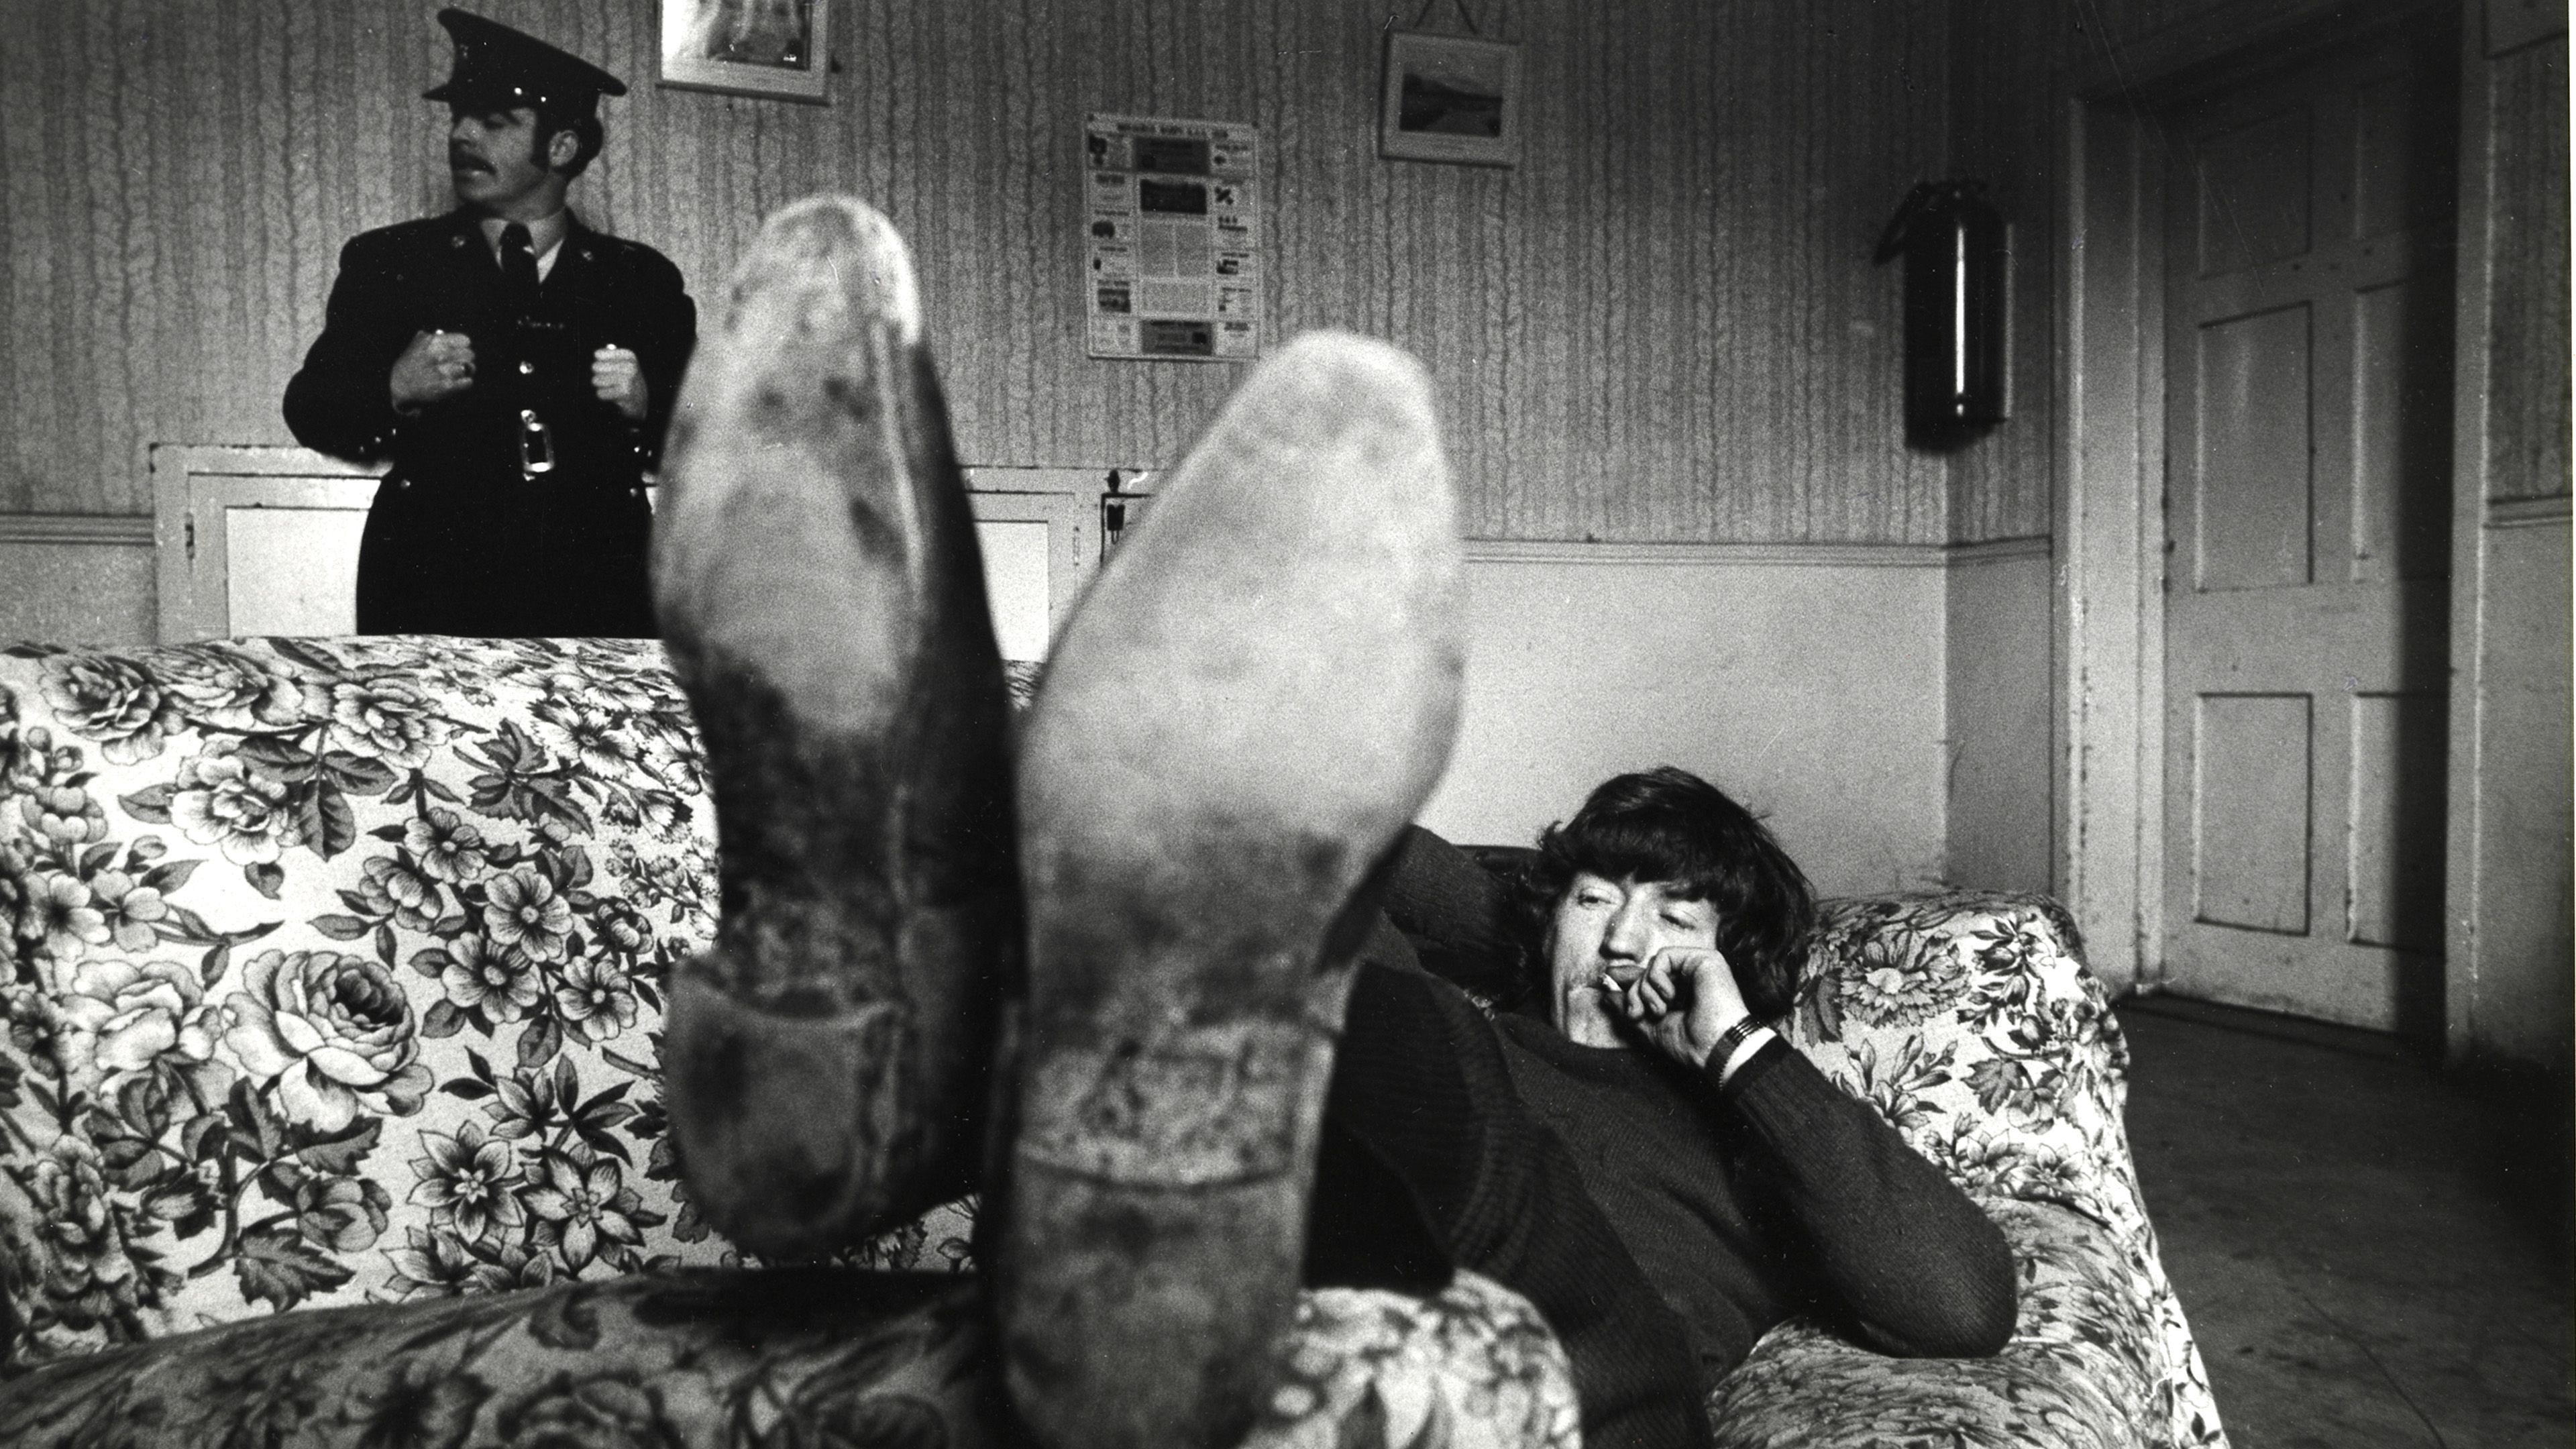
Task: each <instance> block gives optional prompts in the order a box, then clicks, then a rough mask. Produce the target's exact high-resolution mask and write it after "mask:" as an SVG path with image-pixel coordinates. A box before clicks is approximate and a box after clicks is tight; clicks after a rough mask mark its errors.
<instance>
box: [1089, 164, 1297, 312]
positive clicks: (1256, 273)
mask: <svg viewBox="0 0 2576 1449" xmlns="http://www.w3.org/2000/svg"><path fill="white" fill-rule="evenodd" d="M1082 144H1083V152H1084V162H1085V165H1086V167H1087V168H1088V180H1087V182H1086V183H1085V185H1086V195H1085V197H1084V202H1085V205H1084V208H1083V211H1084V217H1083V225H1084V237H1083V286H1084V288H1085V290H1086V291H1087V292H1088V294H1089V299H1088V301H1087V302H1086V304H1085V306H1086V309H1087V312H1088V315H1089V317H1090V324H1091V325H1090V335H1091V341H1090V351H1091V355H1092V356H1094V357H1146V358H1156V359H1173V360H1180V361H1192V360H1196V361H1206V362H1225V361H1231V360H1236V359H1242V360H1247V361H1248V360H1250V359H1252V358H1255V357H1258V356H1260V355H1261V250H1260V242H1259V230H1258V226H1257V224H1256V223H1255V221H1254V219H1253V218H1254V210H1253V191H1254V187H1255V186H1256V185H1258V183H1259V176H1260V169H1261V167H1260V161H1261V131H1260V128H1259V127H1257V126H1238V125H1234V124H1232V123H1230V122H1225V121H1183V120H1173V119H1170V118H1167V117H1154V116H1111V115H1101V114H1097V113H1095V114H1093V115H1092V116H1091V117H1090V118H1089V119H1088V120H1086V121H1085V122H1084V123H1083V136H1082Z"/></svg>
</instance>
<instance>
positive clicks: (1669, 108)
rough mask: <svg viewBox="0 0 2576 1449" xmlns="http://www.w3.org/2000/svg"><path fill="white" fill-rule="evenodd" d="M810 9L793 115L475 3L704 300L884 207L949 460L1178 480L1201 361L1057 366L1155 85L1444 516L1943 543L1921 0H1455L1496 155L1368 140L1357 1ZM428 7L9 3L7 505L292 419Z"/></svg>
mask: <svg viewBox="0 0 2576 1449" xmlns="http://www.w3.org/2000/svg"><path fill="white" fill-rule="evenodd" d="M822 3H826V4H829V5H830V6H831V20H832V31H831V50H832V53H833V57H834V68H835V72H836V73H835V75H834V76H833V78H832V104H831V105H829V106H822V107H818V106H804V105H796V104H792V103H787V102H780V101H764V100H750V99H743V98H737V97H726V96H716V95H708V94H704V93H700V92H689V91H677V90H668V89H663V88H661V87H658V86H656V85H654V84H653V83H652V81H651V75H652V56H653V51H654V37H653V34H652V30H653V25H654V17H655V15H656V13H657V10H658V7H657V6H654V5H652V4H649V3H641V0H484V3H482V4H481V5H480V6H478V7H477V8H479V9H481V10H483V11H485V12H486V13H489V14H492V15H494V16H496V17H497V18H500V19H503V20H506V21H508V22H510V23H513V24H517V25H520V26H523V27H525V28H527V29H529V30H532V31H534V32H537V33H539V34H541V35H544V36H547V37H550V38H553V39H556V40H558V41H560V42H562V43H564V44H566V45H568V46H570V47H571V48H573V49H575V50H577V51H580V52H581V53H583V54H585V55H588V56H591V57H594V58H596V59H598V60H600V61H601V62H603V63H604V64H606V65H608V66H609V67H610V68H611V69H613V70H616V71H617V72H619V73H620V74H622V75H624V76H626V77H627V78H628V79H629V80H630V81H631V82H634V83H635V86H636V89H635V91H634V93H633V94H631V95H630V96H628V97H626V98H624V99H622V100H614V101H610V102H608V103H607V107H606V115H607V119H608V130H609V142H608V147H607V150H606V152H605V153H604V154H603V155H602V156H601V157H600V159H599V161H598V162H597V163H596V164H595V166H594V167H593V169H592V171H591V173H590V175H589V176H587V177H585V178H584V179H583V181H582V182H581V183H580V184H579V185H578V186H577V187H576V189H575V193H574V195H575V204H576V205H577V206H578V207H580V208H581V209H583V210H584V212H585V213H586V214H587V215H589V216H590V217H592V218H593V219H594V220H595V221H598V222H600V223H602V224H604V225H606V226H608V227H609V228H610V229H612V230H615V231H617V232H620V233H622V234H625V235H629V236H633V237H636V238H638V239H640V240H642V241H645V242H648V243H650V244H652V245H654V246H656V247H659V248H661V249H662V250H663V251H665V252H667V253H668V254H669V255H670V256H671V257H672V258H673V259H674V260H675V261H677V262H678V263H679V264H680V265H681V267H682V268H683V270H684V271H685V272H686V273H687V275H688V277H689V279H690V282H691V285H692V288H693V290H694V291H695V292H696V294H697V295H698V296H699V298H700V299H701V301H702V303H706V304H709V305H710V310H712V304H713V303H714V302H715V301H716V300H717V299H719V298H720V297H721V295H722V293H723V289H724V288H723V281H722V279H723V277H724V276H725V274H726V271H727V269H728V268H729V267H730V265H731V264H732V262H733V260H734V259H735V258H736V257H737V256H738V255H739V254H740V253H741V251H742V250H743V248H744V246H745V244H746V243H747V241H748V239H749V237H750V236H751V234H752V232H753V229H754V228H755V227H756V225H757V223H758V220H759V218H760V216H761V215H762V214H763V213H765V212H767V211H769V210H771V209H773V208H775V207H777V206H778V205H780V204H782V203H784V202H786V201H788V200H791V199H793V198H794V197H796V196H799V195H802V194H804V193H807V192H809V191H812V190H815V189H819V188H825V187H833V188H845V189H848V190H852V191H855V192H857V193H859V194H861V195H863V196H865V197H868V198H870V199H872V200H874V201H875V202H876V203H877V204H878V205H880V206H881V207H882V208H883V209H885V210H886V211H887V212H888V213H889V214H890V215H891V216H893V217H894V219H895V220H896V221H897V222H898V223H899V224H900V225H901V226H902V227H903V229H904V230H905V231H906V232H907V234H909V235H910V236H911V237H912V239H913V241H914V244H915V247H916V250H917V252H918V253H919V258H920V272H921V276H922V280H923V283H924V286H925V289H926V293H927V297H928V309H929V313H930V318H931V324H932V329H933V337H934V340H935V343H936V345H937V348H938V350H939V352H940V355H941V357H942V359H943V362H944V364H945V367H946V372H947V378H948V384H949V388H950V392H951V394H952V397H951V401H952V404H953V407H954V412H955V417H956V422H957V428H958V432H959V435H960V441H961V445H962V449H963V452H964V453H965V455H966V456H967V457H968V458H970V459H971V460H973V461H977V462H983V463H991V464H1017V465H1045V464H1073V463H1078V462H1080V461H1082V460H1084V459H1090V458H1099V457H1118V458H1145V459H1153V460H1158V461H1159V460H1168V459H1170V458H1171V457H1173V456H1174V455H1176V454H1177V453H1178V452H1179V451H1180V450H1181V449H1182V448H1183V447H1184V446H1185V445H1186V443H1187V442H1188V440H1189V439H1190V437H1191V436H1192V435H1193V434H1194V432H1195V431H1196V429H1197V428H1198V427H1199V426H1200V424H1201V423H1202V421H1203V420H1204V419H1205V418H1206V416H1207V415H1208V413H1209V411H1210V410H1211V409H1212V408H1213V407H1214V406H1215V405H1216V404H1217V402H1218V401H1219V400H1220V398H1221V397H1222V396H1223V394H1224V392H1225V391H1226V389H1227V388H1228V387H1229V386H1230V385H1231V383H1232V381H1233V379H1234V376H1235V370H1234V369H1232V368H1229V367H1222V366H1205V365H1198V366H1193V365H1188V364H1180V363H1152V364H1147V363H1130V362H1093V361H1089V360H1087V359H1085V358H1084V357H1083V356H1082V346H1081V337H1082V329H1081V320H1082V319H1081V310H1080V291H1079V277H1080V252H1079V247H1078V241H1077V237H1076V230H1077V228H1076V219H1077V213H1078V207H1079V196H1080V171H1079V162H1078V157H1079V150H1078V146H1079V141H1078V128H1079V124H1080V121H1081V118H1082V116H1083V114H1084V113H1085V112H1087V111H1091V110H1116V111H1130V112H1145V113H1162V114H1175V115H1188V116H1201V117H1212V118H1222V119H1232V120H1241V121H1249V122H1255V123H1258V124H1259V125H1261V126H1262V127H1264V128H1265V135H1266V140H1267V142H1268V144H1269V146H1270V154H1271V162H1270V169H1269V172H1268V176H1267V178H1266V179H1267V181H1268V183H1269V185H1268V196H1267V201H1266V203H1265V205H1264V207H1263V213H1262V220H1263V222H1264V223H1265V225H1266V226H1267V228H1268V235H1267V238H1266V242H1265V246H1266V251H1265V260H1266V261H1267V262H1268V264H1269V267H1270V273H1269V277H1268V279H1267V286H1268V294H1267V295H1268V302H1269V307H1270V316H1271V318H1272V320H1273V322H1274V323H1275V324H1277V325H1278V326H1279V327H1280V329H1281V330H1283V331H1284V330H1289V329H1295V328H1303V327H1315V326H1341V327H1349V328H1355V329H1357V330H1360V331H1365V332H1370V333H1375V334H1379V335H1383V336H1387V337H1391V338H1393V339H1394V340H1396V341H1397V342H1399V343H1402V344H1403V345H1405V346H1407V347H1409V348H1412V349H1413V350H1415V351H1416V352H1418V353H1419V354H1420V355H1421V356H1422V357H1423V358H1425V359H1426V360H1427V361H1428V363H1429V364H1430V366H1431V368H1432V370H1433V373H1434V374H1435V376H1436V377H1437V379H1438V382H1439V386H1440V390H1441V396H1442V400H1443V404H1444V408H1445V411H1446V415H1447V417H1448V420H1449V433H1450V437H1451V439H1452V446H1453V449H1454V452H1455V454H1456V458H1457V463H1458V471H1459V475H1460V477H1461V479H1462V480H1463V482H1464V485H1465V492H1466V523H1467V526H1468V529H1469V531H1470V532H1471V533H1472V534H1475V535H1478V536H1484V537H1494V538H1515V539H1583V538H1599V539H1607V540H1656V541H1685V542H1687V541H1728V540H1753V541H1852V542H1871V543H1939V542H1941V541H1943V540H1944V539H1945V538H1946V537H1948V536H1949V532H1950V530H1949V527H1948V522H1947V518H1946V514H1947V510H1948V508H1949V500H1948V497H1947V486H1946V484H1947V475H1948V473H1949V471H1950V469H1949V465H1948V464H1947V463H1946V462H1945V461H1944V460H1942V459H1940V458H1937V457H1930V456H1925V455H1920V454H1914V453H1910V452H1908V451H1907V450H1905V449H1904V448H1903V447H1902V446H1901V443H1900V441H1899V422H1898V398H1897V364H1898V359H1897V340H1896V326H1895V320H1896V278H1895V275H1894V273H1893V272H1892V271H1891V270H1888V269H1880V268H1873V267H1872V266H1871V265H1870V262H1869V248H1870V245H1871V243H1872V241H1873V240H1874V238H1875V235H1876V231H1877V228H1878V226H1879V225H1880V224H1881V223H1882V222H1883V221H1884V219H1885V217H1886V215H1887V213H1888V212H1889V210H1890V209H1891V208H1893V206H1894V205H1895V203H1896V201H1897V199H1898V198H1899V197H1900V196H1902V195H1903V193H1904V191H1905V189H1906V187H1907V186H1908V185H1910V184H1911V183H1912V182H1913V181H1915V180H1917V179H1919V178H1922V177H1925V176H1930V175H1933V174H1936V173H1938V172H1939V171H1940V170H1942V169H1943V163H1944V152H1945V147H1946V145H1947V140H1946V135H1945V132H1946V124H1945V123H1946V118H1947V115H1948V96H1947V76H1946V71H1947V65H1948V58H1949V54H1950V45H1949V31H1948V19H1947V14H1946V12H1945V11H1944V10H1943V8H1942V7H1938V6H1919V5H1889V4H1884V3H1878V0H1824V3H1817V4H1798V5H1791V4H1773V3H1763V4H1752V5H1705V4H1702V3H1699V0H1641V3H1637V4H1631V5H1609V6H1605V5H1598V4H1594V3H1591V0H1476V3H1473V4H1472V5H1471V6H1470V8H1471V9H1472V10H1473V11H1474V12H1475V13H1476V16H1477V18H1478V21H1479V22H1480V25H1481V28H1482V30H1483V32H1484V33H1485V34H1486V35H1488V36H1498V37H1500V38H1503V39H1507V40H1514V41H1518V42H1520V43H1521V44H1522V45H1523V47H1524V75H1525V81H1524V84H1525V95H1526V103H1527V117H1528V122H1529V136H1528V147H1527V150H1526V152H1525V154H1524V157H1523V160H1522V162H1521V164H1520V166H1519V167H1518V168H1517V169H1512V170H1489V169H1481V168H1474V167H1460V166H1442V165H1432V164H1426V163H1419V162H1388V161H1382V160H1380V159H1379V158H1378V157H1377V155H1376V149H1375V125H1376V109H1377V94H1378V82H1379V73H1380V55H1381V44H1382V42H1381V39H1380V28H1381V27H1382V26H1383V25H1385V24H1387V23H1389V17H1390V12H1389V11H1388V10H1387V9H1386V7H1383V6H1377V7H1372V6H1368V5H1363V4H1358V3H1354V0H941V3H929V0H822ZM431 8H432V7H430V6H428V5H426V4H424V5H422V6H419V7H417V8H411V7H400V6H392V7H389V6H382V5H377V4H363V5H344V4H339V3H334V0H264V3H251V0H189V3H183V0H83V3H81V4H77V5H71V4H62V3H58V0H0V166H5V171H6V175H5V183H4V184H5V194H4V195H5V203H6V205H5V208H0V401H5V403H6V406H7V408H8V414H7V415H8V418H9V426H8V428H7V429H6V430H5V438H6V441H5V445H0V511H14V512H28V513H71V514H135V515H139V514H141V513H143V512H145V511H147V510H148V507H149V499H148V489H147V484H146V480H145V478H144V473H143V467H142V458H143V456H144V449H145V448H146V447H147V446H148V445H149V444H152V443H156V442H160V443H189V444H277V443H284V442H287V441H288V438H287V435H286V433H285V431H284V429H283V425H282V423H281V421H280V419H279V416H278V405H277V403H278V396H279V393H280V390H281V389H282V388H283V386H284V383H285V381H286V378H287V377H288V375H289V374H290V373H291V372H292V371H293V370H294V367H295V366H296V364H297V361H298V360H299V358H300V357H301V354H302V350H303V348H304V347H305V346H306V345H307V344H308V343H309V342H310V340H311V338H312V336H313V334H314V332H315V331H316V330H317V329H318V328H319V326H320V324H321V320H322V307H323V300H324V297H325V295H326V293H327V291H328V288H329V285H330V281H331V278H332V275H333V272H334V263H335V258H336V255H337V252H338V248H339V246H340V244H341V243H342V242H343V241H344V240H345V239H346V238H347V237H349V236H350V235H352V234H354V233H356V232H358V231H360V230H363V229H365V228H368V227H373V226H379V225H384V224H386V223H389V222H393V221H397V220H401V219H403V218H406V217H410V216H415V215H419V214H422V213H423V212H425V211H429V210H433V209H436V208H437V207H438V206H440V205H443V204H444V186H445V179H444V169H443V164H442V138H441V134H440V125H441V123H442V118H441V116H440V114H439V112H438V110H437V108H436V107H434V106H432V105H428V104H424V103H423V102H421V101H420V100H419V99H418V95H419V92H420V90H421V89H422V88H423V87H424V86H425V85H427V84H429V83H431V82H432V81H434V80H435V79H437V78H438V77H440V76H441V75H442V74H443V73H444V69H445V66H446V57H447V47H446V43H445V40H444V37H443V36H442V35H441V33H440V32H439V31H438V30H437V29H436V27H435V26H433V25H432V24H431V23H430V18H429V16H430V10H431ZM1439 13H1440V15H1441V17H1442V19H1443V21H1444V22H1446V23H1450V24H1453V25H1454V23H1455V22H1454V10H1450V11H1441V12H1439ZM1409 18H1410V17H1409V16H1405V17H1400V18H1399V19H1398V23H1401V21H1402V20H1403V19H1409ZM2033 496H2038V495H2033ZM2014 508H2020V509H2021V511H2022V512H2024V513H2026V512H2027V505H2014V506H2013V507H2007V508H2005V509H2004V510H2003V512H2004V513H2005V514H2008V515H2013V516H2012V517H2008V518H2006V519H2005V520H2004V522H2003V523H2000V524H1997V525H1995V526H1996V527H2000V528H2004V529H2005V530H2006V531H2008V532H2029V531H2031V529H2030V528H2029V527H2027V526H2023V525H2025V524H2026V522H2027V520H2026V519H2021V518H2020V516H2019V515H2018V514H2015V513H2014Z"/></svg>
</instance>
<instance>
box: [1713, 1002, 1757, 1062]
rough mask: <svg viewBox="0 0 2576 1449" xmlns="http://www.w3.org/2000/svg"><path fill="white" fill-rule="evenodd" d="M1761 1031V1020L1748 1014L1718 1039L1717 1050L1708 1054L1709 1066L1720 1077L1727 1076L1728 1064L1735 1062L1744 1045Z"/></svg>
mask: <svg viewBox="0 0 2576 1449" xmlns="http://www.w3.org/2000/svg"><path fill="white" fill-rule="evenodd" d="M1761 1029H1762V1022H1761V1020H1760V1019H1759V1018H1757V1017H1755V1016H1753V1015H1752V1014H1751V1013H1750V1012H1748V1013H1746V1014H1745V1016H1744V1019H1743V1020H1741V1021H1738V1022H1737V1023H1736V1024H1735V1025H1733V1026H1730V1027H1728V1028H1727V1029H1726V1032H1725V1034H1724V1035H1722V1036H1720V1037H1719V1038H1718V1039H1717V1046H1716V1048H1715V1049H1714V1050H1712V1051H1710V1052H1709V1054H1708V1061H1709V1065H1710V1066H1712V1067H1715V1068H1716V1069H1717V1072H1718V1074H1719V1075H1720V1076H1724V1075H1725V1074H1726V1064H1727V1063H1729V1062H1731V1061H1733V1060H1735V1054H1736V1052H1737V1051H1738V1050H1740V1049H1741V1048H1742V1047H1743V1046H1744V1043H1745V1042H1746V1041H1747V1040H1748V1039H1750V1038H1751V1037H1752V1035H1753V1034H1754V1033H1755V1032H1757V1031H1760V1030H1761Z"/></svg>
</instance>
